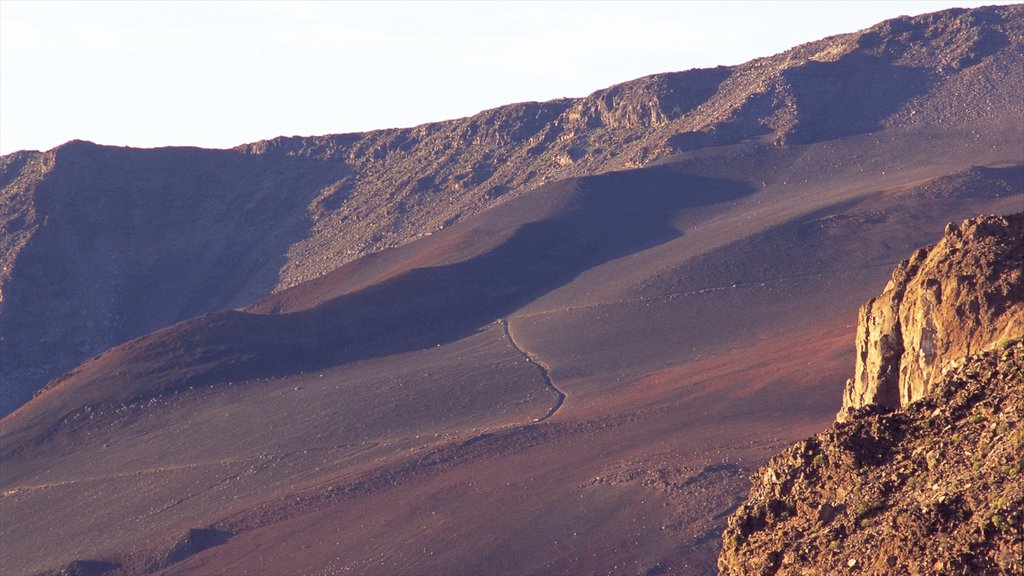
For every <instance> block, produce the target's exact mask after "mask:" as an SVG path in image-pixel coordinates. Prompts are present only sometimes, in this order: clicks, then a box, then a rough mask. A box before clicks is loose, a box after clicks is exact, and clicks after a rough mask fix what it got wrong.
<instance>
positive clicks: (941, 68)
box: [0, 5, 1024, 412]
mask: <svg viewBox="0 0 1024 576" xmlns="http://www.w3.org/2000/svg"><path fill="white" fill-rule="evenodd" d="M1022 14H1024V7H1022V6H1020V5H1015V6H1003V7H988V8H979V9H974V10H949V11H944V12H939V13H934V14H926V15H923V16H917V17H903V18H899V19H895V20H890V21H886V22H883V23H881V24H878V25H876V26H873V27H870V28H868V29H865V30H862V31H860V32H855V33H850V34H844V35H837V36H833V37H829V38H826V39H823V40H819V41H815V42H810V43H807V44H804V45H801V46H798V47H796V48H793V49H791V50H788V51H785V52H782V53H779V54H777V55H774V56H770V57H767V58H760V59H756V60H753V61H751V62H749V63H746V64H741V65H738V66H732V67H718V68H711V69H698V70H690V71H684V72H676V73H665V74H656V75H651V76H647V77H644V78H640V79H638V80H634V81H630V82H625V83H622V84H618V85H615V86H612V87H610V88H607V89H603V90H599V91H596V92H594V93H593V94H591V95H589V96H587V97H583V98H578V99H563V100H555V101H551V102H544V103H522V104H513V105H508V106H503V107H499V108H495V109H492V110H487V111H484V112H481V113H479V114H477V115H474V116H471V117H466V118H462V119H457V120H451V121H446V122H439V123H431V124H424V125H420V126H416V127H412V128H404V129H388V130H380V131H373V132H367V133H356V134H347V135H334V136H318V137H281V138H275V139H272V140H265V141H260V142H255V143H252V144H245V145H242V146H239V147H236V148H234V149H232V150H216V151H214V150H211V151H204V150H201V149H192V148H162V149H153V150H133V149H127V148H111V147H97V146H95V145H92V144H89V143H85V142H81V141H73V142H70V143H68V144H65V145H62V146H59V147H57V148H55V149H54V150H51V151H49V152H39V153H34V152H19V153H15V154H12V155H8V156H5V157H4V159H3V161H2V162H0V168H2V170H0V172H2V175H0V182H4V186H3V191H2V196H0V198H2V201H0V206H2V209H0V226H2V229H3V230H4V234H3V236H2V237H0V296H2V298H0V321H2V322H3V323H4V324H5V326H6V327H5V328H4V330H3V332H4V333H5V334H6V335H7V336H6V338H5V343H10V342H11V341H12V340H13V341H14V342H13V343H12V344H7V345H3V344H0V346H4V351H3V356H4V358H5V362H4V364H5V365H6V367H5V368H4V371H5V378H4V380H5V381H16V382H18V386H17V390H18V391H17V392H13V391H9V392H6V393H4V394H2V396H3V399H2V403H3V406H4V408H3V412H7V411H10V409H12V408H13V407H14V406H16V405H17V404H19V403H20V402H21V401H23V400H24V399H26V398H27V397H28V396H27V394H30V393H31V392H32V391H33V390H35V389H37V388H38V387H39V386H41V385H42V384H44V383H45V381H47V380H49V379H50V378H52V377H55V376H57V375H59V374H60V373H61V372H63V371H64V370H66V369H68V368H70V367H71V366H73V365H74V364H75V363H77V362H79V361H81V360H83V359H84V358H87V357H89V356H90V355H92V354H95V353H97V352H99V351H101V350H103V349H105V348H107V347H109V346H111V345H113V344H115V343H118V342H120V341H124V340H125V339H126V338H131V337H134V336H138V335H141V334H143V333H145V332H147V331H150V330H153V329H156V328H158V327H161V326H166V325H168V324H169V323H172V322H174V321H179V320H184V319H186V318H188V317H191V316H194V315H196V314H200V313H204V312H210V311H213V310H218V309H223V308H233V307H237V306H240V305H244V304H245V303H248V302H249V301H251V300H254V299H258V298H259V297H262V296H265V295H267V294H269V293H272V292H274V291H277V290H280V289H282V288H285V287H288V286H293V285H295V284H298V283H300V282H303V281H307V280H311V279H313V278H316V277H319V276H322V275H324V274H326V273H328V272H330V271H331V270H333V269H334V268H335V267H337V266H338V265H340V264H343V263H345V262H348V261H351V260H354V259H356V258H358V257H360V256H362V255H365V254H369V253H373V252H377V251H380V250H382V249H386V248H388V247H393V246H397V245H401V244H404V243H406V242H408V241H410V240H413V239H415V238H417V237H422V236H423V235H425V234H429V233H433V232H434V231H436V230H438V229H443V228H444V227H446V226H450V225H451V224H452V223H453V222H455V221H458V220H459V219H462V218H465V217H467V216H468V215H471V214H475V213H479V212H480V211H481V210H483V209H485V208H486V207H488V206H491V205H494V204H497V203H500V202H501V201H503V200H504V199H506V198H508V197H511V196H515V195H518V194H521V193H524V192H525V191H527V190H529V189H532V188H534V187H537V186H539V185H541V184H544V183H546V182H551V181H554V180H557V179H561V178H566V177H575V176H581V175H586V174H593V173H604V172H608V171H615V170H623V169H632V168H637V167H642V166H646V165H649V164H651V163H652V162H657V161H661V160H665V159H669V158H671V157H673V156H678V155H680V154H682V155H686V154H693V153H694V152H695V151H699V150H701V149H707V148H708V147H709V146H710V147H717V146H723V145H734V144H736V143H740V142H743V141H763V142H765V143H766V145H771V144H770V143H772V142H774V143H775V144H778V145H789V146H793V145H799V144H807V143H812V142H821V141H827V140H829V139H835V138H840V137H844V136H848V135H851V134H866V133H870V132H871V131H877V130H883V131H884V130H895V129H897V128H899V129H901V130H902V129H910V128H914V129H928V128H929V127H935V126H941V127H943V128H942V129H943V130H947V131H948V130H950V128H951V127H954V126H963V127H964V128H963V129H964V130H973V132H974V137H975V138H982V139H983V138H984V134H983V133H984V132H986V131H989V130H991V129H992V127H993V122H995V124H994V126H998V127H999V128H997V129H1003V130H1005V129H1006V127H1007V123H1006V122H1005V121H1002V120H998V119H999V118H1007V117H1009V118H1016V119H1018V120H1015V121H1016V122H1019V119H1020V118H1022V117H1024V106H1021V104H1020V102H1019V99H1017V98H1016V97H1015V95H1016V94H1017V93H1019V92H1020V91H1024V81H1022V80H1021V79H1022V78H1024V63H1022V62H1021V60H1022V59H1021V58H1020V54H1021V52H1022V51H1024V26H1022V25H1021V21H1022V20H1024V18H1022V16H1021V15H1022ZM879 85H884V86H886V87H887V88H886V89H885V90H876V89H875V88H874V87H875V86H879ZM1018 89H1019V90H1018ZM838 109H843V110H844V113H843V114H842V115H838V114H834V113H833V111H834V110H838ZM1010 125H1012V122H1011V123H1010ZM979 132H981V134H979ZM998 140H999V139H996V141H998ZM996 145H997V146H998V144H996ZM193 174H198V175H199V177H194V176H192V175H193ZM40 186H41V188H40ZM54 195H56V196H54ZM63 195H69V196H68V197H67V198H63V197H62V196H63ZM51 196H53V197H54V200H56V201H58V202H67V201H81V202H83V204H82V205H80V206H81V207H80V208H79V213H82V214H89V215H90V216H89V218H88V220H91V221H93V222H94V223H93V224H87V222H86V220H87V219H82V221H81V222H77V223H76V222H74V221H73V220H69V216H66V215H64V216H62V215H61V214H60V212H59V210H58V208H56V207H55V206H54V205H53V202H52V201H50V202H47V200H46V198H48V197H51ZM173 196H181V197H183V198H185V197H187V198H191V199H194V200H192V204H191V205H171V206H169V208H170V210H167V209H163V210H160V211H157V212H155V213H154V214H151V215H149V216H146V215H143V214H141V213H140V214H139V215H138V216H137V217H136V218H153V217H157V218H159V217H165V216H169V215H172V214H176V215H177V218H178V219H179V220H181V219H195V220H197V221H205V222H206V223H205V225H204V226H203V227H202V228H200V229H196V227H194V226H193V227H192V230H190V232H189V233H188V234H186V235H185V237H186V241H185V242H181V241H177V242H167V241H161V239H160V238H159V237H154V236H153V235H150V234H149V233H148V229H149V228H151V227H153V225H152V224H151V223H146V222H143V223H139V224H136V225H135V226H134V228H129V229H127V230H125V229H124V226H123V223H124V222H125V221H127V220H129V219H130V218H131V217H132V216H131V214H125V213H124V212H125V208H124V207H125V206H132V205H142V206H145V205H146V204H145V201H143V200H142V199H141V198H140V197H150V198H153V197H173ZM58 197H60V198H59V200H58ZM72 198H75V199H78V198H81V200H72ZM140 202H143V203H142V204H140ZM85 203H88V204H89V205H88V206H87V205H86V204H85ZM102 206H107V208H105V209H97V208H98V207H102ZM224 206H233V207H235V208H234V209H237V207H243V208H244V210H243V211H242V214H243V215H251V218H252V220H250V221H249V222H247V224H246V226H247V227H250V228H252V227H255V230H254V232H255V233H250V232H247V231H245V230H239V229H238V228H239V227H238V226H234V227H235V228H236V229H235V231H234V237H232V238H226V237H224V235H223V234H219V233H218V232H217V229H218V228H224V227H230V226H232V224H231V223H230V221H228V220H227V214H229V213H230V210H231V209H227V208H225V207H224ZM210 212H212V213H219V214H221V215H222V216H218V217H217V218H213V219H210V218H208V217H205V216H204V215H205V214H206V213H210ZM243 217H244V216H243ZM282 219H283V221H284V222H286V225H285V226H284V227H283V228H284V230H281V226H280V225H279V224H280V223H281V221H282ZM47 222H49V223H50V226H46V227H44V226H43V225H44V224H46V223H47ZM58 223H59V226H56V225H57V224H58ZM183 225H184V224H183ZM51 226H55V227H51ZM85 226H91V228H90V229H89V230H85V229H84V227H85ZM102 227H106V228H109V229H110V230H111V232H110V233H101V234H100V237H99V238H96V239H95V240H93V238H92V237H93V236H95V234H96V230H99V229H102ZM118 230H121V231H120V232H118ZM54 233H57V234H63V235H65V239H57V240H55V241H56V242H58V243H62V245H63V244H70V245H71V246H72V247H71V248H67V249H64V248H62V249H61V250H64V251H65V252H69V253H72V252H70V251H71V250H72V249H73V250H75V253H80V254H81V255H80V256H77V257H76V258H74V260H78V261H84V262H87V268H84V269H82V268H80V267H79V265H78V264H77V263H76V262H73V261H70V260H71V259H69V258H68V257H66V256H64V257H62V256H60V255H58V254H54V253H53V252H52V251H49V250H48V249H46V248H39V249H32V248H30V249H28V251H27V252H26V251H25V249H26V246H29V245H30V244H34V243H37V244H43V245H45V244H47V243H48V242H50V241H49V240H46V239H44V238H43V237H46V238H49V237H50V236H51V235H52V234H54ZM127 233H134V234H136V236H137V238H136V239H133V241H135V242H140V243H154V242H159V243H160V244H161V245H163V246H164V248H162V250H163V251H164V252H165V253H166V254H167V255H168V261H167V262H164V263H161V264H160V265H158V266H148V265H147V264H145V263H143V262H138V261H136V260H138V258H136V259H134V260H132V259H129V260H128V261H125V259H124V258H123V257H121V256H110V255H109V254H108V252H109V249H107V248H106V247H105V245H104V243H108V242H123V241H124V240H123V239H120V238H117V235H119V234H127ZM40 234H42V237H40V238H39V240H38V241H35V240H33V238H36V237H37V236H38V235H40ZM111 235H113V236H114V237H115V238H114V239H111V238H110V236H111ZM188 240H190V241H188ZM97 243H98V244H97ZM171 247H173V248H171ZM211 252H216V254H212V255H211V254H210V253H211ZM139 258H141V256H140V257H139ZM212 258H217V259H219V261H218V262H215V261H211V259H212ZM239 260H241V261H242V262H239ZM44 261H45V262H48V263H49V264H48V266H49V267H50V268H55V269H54V270H53V271H52V273H51V272H43V273H42V277H38V276H39V274H38V272H37V270H36V269H37V268H39V267H42V266H44V265H43V264H42V262H44ZM193 261H195V262H198V263H199V264H200V267H201V268H202V267H208V269H209V270H210V273H209V275H210V276H212V277H219V280H218V282H217V283H213V282H208V281H204V280H202V278H201V275H199V274H194V275H193V274H189V273H188V270H189V267H188V263H189V262H193ZM90 269H92V270H97V271H98V270H106V273H105V275H106V276H110V277H117V278H122V279H121V280H118V282H116V283H115V285H104V281H103V280H101V279H99V278H96V277H95V276H96V274H94V273H93V272H92V271H91V270H90ZM168 271H171V272H170V274H168ZM20 276H26V277H24V278H19V277H20ZM68 277H70V278H72V279H74V281H75V283H76V284H77V285H78V286H80V287H81V288H80V289H79V290H78V291H77V293H76V291H65V292H61V291H59V290H58V291H57V292H56V293H53V298H50V300H51V301H52V300H63V301H68V302H70V303H72V308H78V309H82V308H83V306H91V307H97V310H100V309H103V310H104V312H97V313H95V314H91V315H90V314H87V315H86V316H87V317H86V318H76V313H74V312H71V311H70V309H69V310H66V311H63V312H60V311H52V312H49V311H46V310H39V309H37V308H36V307H35V306H34V305H33V304H31V303H30V301H32V300H36V301H37V300H38V299H36V298H34V294H36V293H39V292H40V291H41V290H46V288H45V286H46V285H47V284H49V285H54V284H61V283H66V282H67V281H66V280H63V278H68ZM168 281H170V282H172V283H176V284H178V286H176V287H175V289H174V292H187V293H190V294H193V296H192V297H191V299H190V300H188V301H185V302H180V301H178V302H176V300H180V299H178V298H175V297H174V296H169V297H168V298H166V300H168V301H169V302H174V303H175V305H173V306H170V307H167V306H166V305H165V304H164V303H162V302H161V301H160V299H155V300H153V302H152V303H147V304H146V305H144V306H141V307H138V306H133V305H132V304H131V303H130V302H131V301H132V300H133V298H132V297H131V295H130V293H132V292H133V288H132V287H133V286H138V285H146V286H151V285H154V284H158V283H160V282H168ZM224 285H232V286H235V287H236V288H235V289H234V291H231V290H225V289H224ZM118 290H127V291H128V292H129V296H120V295H118V294H117V293H116V292H117V291H118ZM50 292H51V293H52V289H50ZM136 299H137V298H136ZM122 300H126V301H128V303H127V304H122V303H120V302H121V301H122ZM12 308H14V309H16V310H15V311H14V312H12V311H11V309H12ZM133 308H134V309H133ZM17 309H25V310H26V311H25V312H24V314H25V315H26V316H31V317H37V316H39V315H40V314H43V315H47V314H49V315H51V316H56V318H55V319H54V320H53V321H45V322H43V324H45V325H47V326H50V327H51V328H48V330H55V331H57V332H60V331H62V330H63V331H65V333H63V334H59V333H53V334H46V335H43V334H36V333H35V331H36V328H34V326H33V322H27V321H25V320H23V319H21V318H14V319H10V318H11V316H12V315H14V316H19V315H20V314H21V313H20V312H19V311H18V310H17ZM89 316H91V317H89ZM58 326H66V327H67V329H65V328H58ZM72 331H73V332H74V334H73V333H71V332H72ZM22 333H24V334H25V335H26V336H24V338H25V339H28V340H29V341H32V342H38V341H39V340H40V339H42V340H43V341H44V342H45V343H46V344H44V346H45V347H46V348H47V349H48V351H47V353H46V355H48V356H50V357H53V358H54V360H52V361H51V360H46V359H44V358H43V357H40V356H39V355H37V354H34V353H33V352H32V351H30V350H26V349H25V346H26V344H25V342H24V341H21V340H22V337H20V336H19V335H20V334H22ZM51 342H52V344H51ZM55 347H59V348H61V349H63V350H66V351H67V352H57V351H55V350H53V349H52V348H55ZM8 389H9V387H8ZM12 394H13V396H12Z"/></svg>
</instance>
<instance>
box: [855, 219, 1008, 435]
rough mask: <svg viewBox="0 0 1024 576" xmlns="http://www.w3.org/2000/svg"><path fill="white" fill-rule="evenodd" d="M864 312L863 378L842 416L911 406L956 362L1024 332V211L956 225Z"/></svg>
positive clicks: (860, 333)
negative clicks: (865, 408)
mask: <svg viewBox="0 0 1024 576" xmlns="http://www.w3.org/2000/svg"><path fill="white" fill-rule="evenodd" d="M859 316H860V318H859V322H858V328H857V366H856V372H855V374H856V375H855V376H854V378H853V379H851V380H849V381H848V382H847V385H846V391H845V392H844V393H843V406H842V409H841V411H840V419H845V418H846V417H847V415H848V414H849V412H850V410H852V409H854V408H859V407H862V406H865V405H868V404H879V405H881V406H883V407H886V408H898V407H900V406H907V405H909V404H910V403H912V402H915V401H917V400H919V399H921V398H923V397H924V396H926V395H927V394H928V393H929V392H930V391H931V389H932V387H933V386H934V385H935V384H936V383H937V382H938V381H939V380H940V379H941V378H942V370H943V368H944V367H945V366H947V364H948V363H949V362H951V361H955V360H957V359H959V358H962V357H964V356H966V355H969V354H971V353H973V352H977V351H979V350H982V349H984V348H985V347H987V346H989V345H991V344H992V343H993V342H997V341H1000V340H1002V339H1005V338H1009V337H1011V336H1013V335H1017V334H1022V333H1024V214H1016V215H1013V216H1009V217H1006V218H1001V217H996V216H989V217H983V218H973V219H970V220H967V221H965V222H964V223H963V224H962V225H961V226H959V227H957V226H956V225H954V224H952V223H950V224H949V225H948V226H947V227H946V233H945V235H944V236H943V238H942V239H941V240H940V241H939V243H938V244H936V245H935V246H934V247H933V248H931V249H930V250H925V249H921V250H918V251H916V252H915V253H914V254H913V256H911V257H910V259H909V260H906V261H904V262H902V263H901V264H900V265H899V266H898V267H897V268H896V270H895V271H894V272H893V275H892V280H891V281H890V282H889V284H888V285H887V286H886V288H885V291H884V292H882V294H881V296H879V297H878V298H874V299H872V300H871V301H869V302H868V303H867V304H865V305H864V306H863V307H862V308H861V310H860V314H859ZM965 319H966V321H965Z"/></svg>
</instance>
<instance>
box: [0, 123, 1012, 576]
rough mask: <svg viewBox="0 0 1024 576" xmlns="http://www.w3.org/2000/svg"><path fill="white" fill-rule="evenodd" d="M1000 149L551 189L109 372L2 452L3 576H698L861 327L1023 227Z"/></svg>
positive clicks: (669, 169) (744, 164)
mask: <svg viewBox="0 0 1024 576" xmlns="http://www.w3.org/2000/svg"><path fill="white" fill-rule="evenodd" d="M994 137H995V135H993V138H994ZM1003 142H1005V141H1003ZM1006 148H1007V147H1006V146H997V147H995V148H993V145H992V144H991V142H989V141H987V140H980V139H976V140H967V141H963V140H962V139H961V135H960V134H952V135H950V134H945V133H943V132H941V131H939V132H934V133H931V132H928V133H922V132H920V131H897V130H893V131H889V132H887V133H885V135H884V136H881V135H859V136H852V137H847V138H844V139H841V140H834V141H830V142H827V143H819V144H809V145H789V146H785V147H775V146H763V145H760V144H757V143H749V144H742V145H736V146H726V147H718V148H715V149H711V150H708V151H704V152H702V153H700V154H691V155H686V156H682V157H677V158H673V159H671V160H669V161H664V162H661V163H658V164H657V165H652V166H649V167H646V168H643V169H638V170H633V171H626V172H620V173H612V174H606V175H601V176H593V177H588V178H582V179H570V180H566V181H561V182H557V183H552V184H550V185H547V186H544V187H541V188H539V189H537V190H535V191H533V192H530V193H528V194H523V195H520V196H519V197H517V198H514V199H511V200H509V201H507V202H505V203H503V204H501V205H500V206H497V207H495V208H493V209H490V210H488V211H486V212H483V213H481V214H479V215H478V216H475V217H472V218H467V219H466V220H465V221H463V222H460V223H458V224H455V225H453V226H450V227H447V228H446V229H444V230H442V231H438V232H437V233H434V234H432V235H430V236H428V237H424V238H422V239H420V240H418V241H416V242H413V243H410V244H408V245H406V246H402V247H399V248H396V249H393V250H388V251H384V252H381V253H378V254H374V255H371V256H368V257H365V258H362V259H360V260H357V261H354V262H352V263H349V264H347V265H345V266H342V267H341V268H339V269H338V270H336V271H335V272H332V273H331V274H328V275H326V276H324V277H322V278H320V279H317V280H315V281H312V282H308V283H304V284H301V285H298V286H296V287H293V288H290V289H286V290H283V291H281V292H279V293H277V294H275V295H273V296H270V297H268V298H266V299H264V300H261V301H259V302H257V303H255V304H253V305H251V306H249V307H247V308H245V309H240V310H233V311H226V312H219V313H215V314H210V315H205V316H200V317H197V318H195V319H192V320H189V321H187V322H184V323H180V324H176V325H174V326H171V327H169V328H166V329H163V330H160V331H158V332H155V333H153V334H150V335H147V336H144V337H142V338H139V339H136V340H133V341H131V342H128V343H126V344H124V345H121V346H118V347H115V348H113V349H111V350H110V351H108V352H105V353H103V354H101V355H100V356H98V357H96V358H94V359H92V360H90V361H88V362H86V363H85V364H83V365H82V366H80V367H78V368H77V369H75V370H73V371H71V372H70V373H68V374H67V375H65V376H64V377H62V378H60V379H58V380H56V381H54V382H53V383H52V384H51V385H50V386H48V387H47V389H46V390H45V391H43V392H42V393H41V394H39V395H38V396H37V397H36V398H35V399H33V400H32V401H31V402H29V403H28V404H26V405H25V406H23V407H21V408H20V409H18V410H17V411H15V412H14V413H13V414H11V415H9V416H8V417H6V418H5V419H4V420H2V421H0V437H2V439H3V453H2V454H0V463H2V467H0V469H2V472H3V475H2V481H3V485H2V490H3V492H2V494H3V496H2V498H0V513H2V514H3V517H4V519H5V521H4V523H3V525H2V527H0V531H2V532H0V539H2V541H3V542H4V546H3V547H2V549H0V554H2V557H0V563H2V564H3V565H4V566H5V567H11V571H12V572H14V573H16V574H33V573H37V572H40V571H45V570H53V569H60V568H61V567H64V568H67V567H69V566H70V567H72V568H75V569H77V568H76V567H79V566H86V567H89V566H91V567H93V568H95V569H96V570H99V569H100V568H104V567H110V568H112V570H111V571H110V573H112V574H116V573H117V571H121V572H123V573H130V574H143V573H150V572H154V571H159V570H163V569H169V570H170V572H169V573H176V571H180V572H181V573H200V574H202V573H210V574H224V573H243V572H245V571H248V572H250V573H265V574H271V573H272V574H289V573H348V572H356V573H367V574H379V573H412V574H422V573H467V574H468V573H479V572H491V573H516V574H521V573H569V572H571V573H596V572H602V573H604V572H613V573H621V572H626V573H644V572H648V573H681V574H699V573H706V572H707V571H709V570H713V569H714V563H715V556H716V554H717V551H718V547H719V543H718V536H717V535H718V534H720V533H721V530H722V527H723V525H724V521H725V518H726V515H727V514H728V513H729V512H730V511H731V510H732V509H733V507H734V506H735V505H736V504H737V503H738V502H739V500H740V498H742V495H743V492H744V491H745V489H746V488H747V483H746V480H745V478H746V475H747V474H748V473H749V471H750V470H751V469H752V467H754V466H757V465H759V464H761V463H763V462H764V461H765V460H766V459H767V458H768V456H769V455H770V454H771V453H773V452H775V451H777V450H778V449H779V448H780V447H781V446H783V445H785V444H786V443H788V442H790V441H792V440H794V439H797V438H801V437H805V436H807V435H808V434H809V433H812V432H814V431H816V430H819V429H821V428H823V427H824V426H825V425H827V423H828V422H829V421H830V420H831V418H832V416H833V415H834V412H835V405H834V398H835V397H836V396H837V394H839V392H840V390H841V387H842V382H841V378H840V375H841V374H844V372H845V370H846V368H847V366H848V364H849V362H850V358H851V357H852V350H851V348H850V345H849V342H850V341H851V340H852V338H851V334H852V331H853V327H852V325H851V323H852V322H853V319H854V318H855V317H856V311H857V307H858V305H859V303H860V302H861V301H863V300H864V299H865V298H866V296H867V295H870V294H872V293H875V292H877V291H878V290H879V288H880V287H881V285H882V284H884V282H885V280H886V278H887V276H888V271H889V270H890V269H891V267H892V265H893V264H894V263H895V262H896V261H898V260H899V258H900V257H901V256H902V255H904V254H905V253H906V251H907V250H908V246H914V245H919V244H924V243H927V242H928V241H930V240H932V239H934V237H936V236H938V235H939V234H940V233H941V231H942V229H943V226H944V225H945V223H946V222H947V221H948V220H950V219H960V218H963V217H965V216H967V215H970V214H975V213H978V212H1007V211H1011V210H1012V209H1013V208H1015V207H1018V206H1020V205H1021V203H1022V202H1024V183H1022V177H1024V168H1022V167H1021V166H1019V165H1014V164H1012V163H1011V162H1010V161H1011V160H1013V158H1011V157H1008V156H1007V153H1006V152H1005V149H1006ZM1009 156H1013V155H1012V154H1011V155H1009ZM822 167H828V169H822ZM794 350H799V354H795V353H794ZM563 398H564V400H563ZM559 403H560V405H559ZM556 406H559V407H558V409H557V410H555V411H554V412H553V413H552V408H554V407H556ZM549 414H550V417H548V415H549ZM75 562H78V563H77V564H75ZM93 568H90V569H93Z"/></svg>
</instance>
